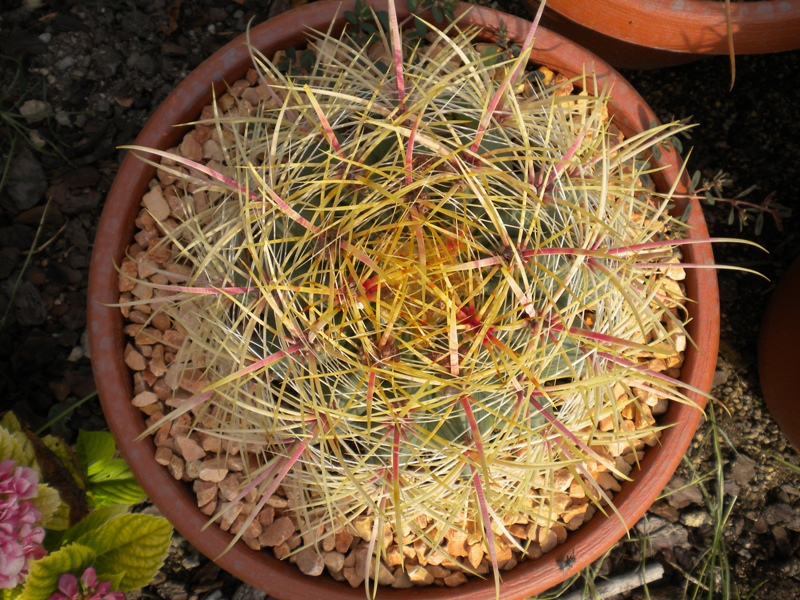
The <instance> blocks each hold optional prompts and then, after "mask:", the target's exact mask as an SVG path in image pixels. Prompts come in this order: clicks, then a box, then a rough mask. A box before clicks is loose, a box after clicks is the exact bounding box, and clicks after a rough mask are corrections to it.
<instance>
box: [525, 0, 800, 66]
mask: <svg viewBox="0 0 800 600" xmlns="http://www.w3.org/2000/svg"><path fill="white" fill-rule="evenodd" d="M529 1H530V2H531V3H532V4H534V5H536V4H538V0H529ZM547 8H548V9H549V10H552V11H554V12H556V13H558V14H559V15H561V16H562V17H564V18H566V19H569V20H570V21H572V22H574V23H576V24H578V25H581V26H583V27H586V28H588V29H590V30H593V31H595V32H598V33H601V34H603V35H605V36H608V37H609V38H613V40H614V41H615V42H627V43H629V44H633V45H636V46H642V47H646V48H652V49H655V50H661V51H667V52H677V53H686V54H728V40H727V31H728V30H727V23H726V17H725V4H724V2H718V1H713V0H681V2H675V1H674V0H582V1H580V2H575V1H574V0H547ZM730 8H731V26H732V29H733V42H734V50H735V52H736V54H765V53H770V52H783V51H787V50H793V49H796V48H798V47H800V35H798V31H800V0H762V1H760V2H736V3H733V2H732V3H731V5H730Z"/></svg>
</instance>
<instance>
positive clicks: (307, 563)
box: [294, 546, 325, 577]
mask: <svg viewBox="0 0 800 600" xmlns="http://www.w3.org/2000/svg"><path fill="white" fill-rule="evenodd" d="M294 562H295V564H297V568H298V569H300V571H302V572H303V573H305V574H306V575H311V576H312V577H316V576H317V575H322V571H323V569H324V568H325V561H324V560H323V558H322V556H320V555H319V553H318V552H317V551H316V550H315V549H314V547H313V546H309V547H308V548H303V549H302V550H301V551H300V552H298V553H297V554H295V555H294Z"/></svg>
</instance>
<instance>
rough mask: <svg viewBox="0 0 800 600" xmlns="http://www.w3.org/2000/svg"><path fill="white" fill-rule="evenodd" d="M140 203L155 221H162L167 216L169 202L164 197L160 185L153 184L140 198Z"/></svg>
mask: <svg viewBox="0 0 800 600" xmlns="http://www.w3.org/2000/svg"><path fill="white" fill-rule="evenodd" d="M142 204H143V205H144V207H145V208H146V209H147V210H148V211H149V212H150V214H151V215H152V216H153V218H154V219H155V220H156V221H159V222H162V221H165V220H166V219H167V217H169V213H170V210H169V204H168V203H167V201H166V200H165V199H164V194H163V192H162V191H161V187H160V186H157V185H156V186H153V187H152V188H150V191H149V192H147V193H146V194H145V195H144V197H143V198H142Z"/></svg>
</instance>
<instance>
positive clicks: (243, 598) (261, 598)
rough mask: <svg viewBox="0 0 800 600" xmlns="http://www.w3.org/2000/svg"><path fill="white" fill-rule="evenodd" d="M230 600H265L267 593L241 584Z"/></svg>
mask: <svg viewBox="0 0 800 600" xmlns="http://www.w3.org/2000/svg"><path fill="white" fill-rule="evenodd" d="M206 600H208V598H206ZM231 600H267V593H266V592H262V591H261V590H259V589H256V588H254V587H253V586H251V585H247V584H246V583H243V584H242V585H240V586H239V587H238V588H237V589H236V591H235V592H234V593H233V598H232V599H231Z"/></svg>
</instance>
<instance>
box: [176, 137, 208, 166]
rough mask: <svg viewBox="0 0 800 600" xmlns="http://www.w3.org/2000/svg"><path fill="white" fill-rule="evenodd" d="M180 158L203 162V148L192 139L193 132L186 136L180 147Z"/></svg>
mask: <svg viewBox="0 0 800 600" xmlns="http://www.w3.org/2000/svg"><path fill="white" fill-rule="evenodd" d="M180 149H181V156H183V157H184V158H188V159H189V160H193V161H196V162H199V161H201V160H203V147H202V146H201V145H200V144H199V143H198V142H197V140H196V139H195V137H194V132H190V133H188V134H186V135H185V136H184V138H183V142H181V145H180Z"/></svg>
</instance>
